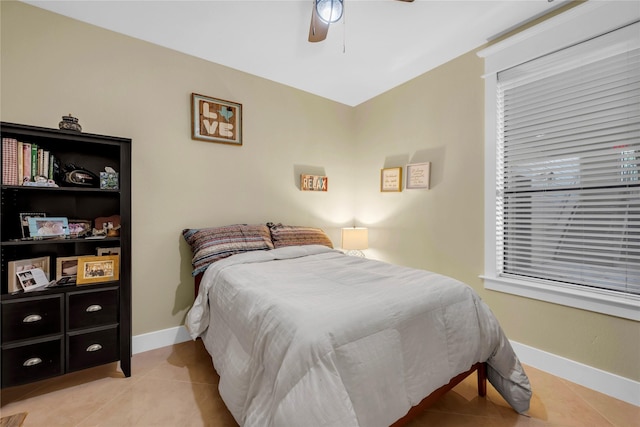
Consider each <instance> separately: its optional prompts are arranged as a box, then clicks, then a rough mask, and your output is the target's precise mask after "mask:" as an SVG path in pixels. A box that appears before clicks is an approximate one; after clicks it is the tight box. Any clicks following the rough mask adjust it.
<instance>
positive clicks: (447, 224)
mask: <svg viewBox="0 0 640 427" xmlns="http://www.w3.org/2000/svg"><path fill="white" fill-rule="evenodd" d="M483 73H484V64H483V60H482V59H481V58H479V57H478V56H477V55H476V54H475V52H470V53H467V54H465V55H462V56H460V57H458V58H456V59H455V60H453V61H450V62H449V63H447V64H445V65H443V66H441V67H439V68H437V69H435V70H432V71H430V72H429V73H426V74H424V75H422V76H420V77H418V78H416V79H414V80H412V81H411V82H408V83H406V84H404V85H402V86H400V87H398V88H395V89H393V90H391V91H389V92H387V93H385V94H382V95H380V96H378V97H377V98H375V99H373V100H371V101H369V102H367V103H364V104H362V105H360V106H358V107H357V108H356V117H355V129H356V152H357V153H358V158H359V162H358V167H357V169H356V170H357V171H358V174H357V177H358V179H357V181H356V182H357V185H358V191H357V192H356V200H357V203H356V206H357V209H356V218H357V219H358V220H359V221H360V222H361V223H362V224H365V225H368V226H369V227H370V231H369V236H370V246H371V247H372V249H371V250H369V253H370V254H371V255H370V256H371V257H376V258H380V259H384V260H389V261H392V262H394V263H399V264H406V265H409V266H412V267H418V268H424V269H427V270H432V271H436V272H439V273H443V274H446V275H449V276H452V277H455V278H457V279H459V280H461V281H463V282H466V283H468V284H470V285H471V286H473V287H474V288H475V289H476V291H478V293H479V294H480V295H481V296H482V298H483V299H484V300H485V301H486V302H487V303H488V304H489V306H490V307H491V309H492V310H493V312H494V314H495V315H496V316H497V317H498V320H499V321H500V322H501V324H502V326H503V328H504V329H505V332H506V333H507V336H508V337H509V338H510V339H512V340H514V341H518V342H520V343H522V344H526V345H529V346H532V347H535V348H538V349H541V350H544V351H548V352H550V353H553V354H556V355H560V356H563V357H566V358H568V359H571V360H575V361H578V362H581V363H584V364H586V365H589V366H594V367H597V368H599V369H602V370H605V371H608V372H613V373H615V374H618V375H621V376H624V377H627V378H632V379H634V380H639V379H640V323H638V322H634V321H631V320H625V319H620V318H616V317H611V316H605V315H601V314H597V313H592V312H588V311H583V310H577V309H573V308H568V307H563V306H560V305H555V304H549V303H544V302H541V301H536V300H531V299H527V298H521V297H516V296H512V295H508V294H504V293H500V292H494V291H485V290H484V288H483V284H482V280H481V279H480V278H479V277H478V276H479V275H481V274H482V273H483V268H484V267H483V266H484V258H483V249H484V243H483V238H484V236H483V216H484V213H483V203H484V199H483V197H484V195H483V191H484V184H483V180H484V81H483V80H482V78H481V76H482V74H483ZM425 161H431V162H432V171H431V173H432V175H431V179H432V188H431V189H430V190H428V191H424V190H403V191H402V193H380V192H379V187H378V185H379V184H378V182H377V181H376V177H377V176H379V173H380V168H382V167H390V166H403V165H405V164H407V163H417V162H425Z"/></svg>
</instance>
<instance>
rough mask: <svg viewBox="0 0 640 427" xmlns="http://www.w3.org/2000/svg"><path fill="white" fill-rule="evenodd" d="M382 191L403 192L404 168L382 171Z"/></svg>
mask: <svg viewBox="0 0 640 427" xmlns="http://www.w3.org/2000/svg"><path fill="white" fill-rule="evenodd" d="M380 191H382V192H392V191H395V192H398V191H402V168H401V167H397V168H384V169H382V170H381V171H380Z"/></svg>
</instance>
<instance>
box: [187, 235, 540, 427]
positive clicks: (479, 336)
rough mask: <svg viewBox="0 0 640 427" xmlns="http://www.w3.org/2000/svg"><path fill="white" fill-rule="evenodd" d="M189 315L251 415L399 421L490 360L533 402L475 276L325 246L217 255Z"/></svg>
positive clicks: (508, 395) (237, 403) (240, 408)
mask: <svg viewBox="0 0 640 427" xmlns="http://www.w3.org/2000/svg"><path fill="white" fill-rule="evenodd" d="M187 327H188V329H189V331H190V333H191V337H192V338H193V339H196V338H197V337H199V336H202V338H203V340H204V343H205V346H206V348H207V350H208V351H209V353H210V354H211V356H212V358H213V361H214V364H215V368H216V370H217V372H218V374H219V375H220V384H219V389H220V394H221V396H222V398H223V400H224V401H225V403H226V405H227V407H228V408H229V410H230V411H231V413H232V414H233V416H234V417H235V419H236V421H237V422H238V423H239V424H240V425H242V426H246V427H250V426H256V427H258V426H259V427H276V426H282V427H291V426H305V427H307V426H309V427H311V426H327V427H328V426H335V427H348V426H362V427H365V426H366V427H369V426H389V425H390V424H392V423H393V422H394V421H396V420H397V419H399V418H401V417H402V416H404V415H405V414H406V413H407V411H408V410H409V409H410V407H411V406H414V405H416V404H418V403H419V402H420V401H421V400H422V399H423V398H424V397H425V396H427V395H428V394H429V393H431V392H432V391H434V390H435V389H437V388H439V387H441V386H442V385H444V384H446V383H448V382H449V379H450V378H452V377H454V376H455V375H457V374H459V373H461V372H464V371H466V370H468V369H469V368H470V367H471V365H472V364H474V363H476V362H483V361H488V365H489V367H488V377H489V381H490V382H491V383H492V384H493V385H494V387H496V389H497V390H498V391H499V392H500V393H501V394H502V396H503V397H504V398H505V400H506V401H507V402H509V404H511V406H512V407H513V408H514V409H515V410H516V411H518V412H524V411H526V410H528V408H529V400H530V398H531V388H530V385H529V381H528V379H527V377H526V375H525V373H524V371H523V370H522V367H521V365H520V363H519V361H518V359H517V358H516V356H515V354H514V353H513V350H512V348H511V346H510V344H509V342H508V341H507V339H506V337H505V336H504V333H503V332H502V329H501V328H500V326H499V325H498V322H497V320H496V319H495V318H494V316H493V314H492V313H491V311H490V310H489V309H488V307H487V306H486V305H485V304H484V303H483V302H482V301H481V300H480V298H479V297H478V295H477V294H476V293H475V292H474V291H473V290H472V289H471V288H470V287H469V286H467V285H465V284H463V283H460V282H458V281H456V280H454V279H451V278H449V277H445V276H441V275H438V274H435V273H431V272H427V271H424V270H416V269H411V268H406V267H400V266H396V265H391V264H387V263H383V262H379V261H372V260H367V259H363V258H356V257H350V256H346V255H344V254H342V253H341V252H338V251H334V250H331V249H328V248H326V247H323V246H296V247H286V248H280V249H275V250H271V251H256V252H248V253H244V254H240V255H234V256H232V257H229V258H226V259H224V260H221V261H218V262H216V263H214V264H212V265H211V266H210V267H209V268H208V270H207V271H206V272H205V274H204V277H203V280H202V283H201V287H200V292H199V295H198V296H197V297H196V301H195V302H194V305H193V307H192V308H191V310H190V311H189V313H188V315H187Z"/></svg>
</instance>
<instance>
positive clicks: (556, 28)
mask: <svg viewBox="0 0 640 427" xmlns="http://www.w3.org/2000/svg"><path fill="white" fill-rule="evenodd" d="M639 20H640V7H638V5H637V3H635V2H586V3H584V4H582V5H580V6H576V7H574V8H572V9H570V10H568V11H565V12H564V13H562V14H560V15H557V16H555V17H553V18H550V19H548V20H546V21H544V22H542V23H540V24H538V25H536V26H534V27H531V28H529V29H527V30H524V31H522V32H520V33H518V34H516V35H514V36H512V37H510V38H507V39H505V40H503V41H501V42H498V43H496V44H494V45H491V46H489V47H487V48H486V49H483V50H481V51H479V52H478V55H479V56H480V57H482V58H484V61H485V75H484V76H483V77H484V80H485V183H484V184H485V187H484V199H485V200H484V214H485V220H484V222H485V230H484V235H485V247H484V252H485V259H484V274H483V275H481V276H480V277H481V278H482V279H483V280H484V287H485V289H488V290H493V291H499V292H505V293H509V294H514V295H518V296H523V297H527V298H532V299H537V300H542V301H547V302H551V303H555V304H561V305H565V306H569V307H575V308H579V309H583V310H589V311H594V312H598V313H603V314H608V315H612V316H616V317H622V318H626V319H632V320H636V321H638V320H640V296H636V295H630V294H627V295H624V294H620V293H618V292H613V291H607V290H602V289H595V288H594V289H591V288H586V287H584V286H580V285H572V284H562V283H559V282H552V281H547V280H541V279H526V280H524V279H521V278H516V277H507V276H504V277H503V276H499V275H498V272H497V261H498V260H497V240H496V231H497V230H496V165H497V161H496V139H497V129H496V128H497V123H496V121H497V108H496V103H497V73H498V72H499V71H502V70H505V69H507V68H510V67H512V66H515V65H518V64H521V63H523V62H526V61H529V60H531V59H534V58H538V57H540V56H543V55H546V54H548V53H551V52H554V51H557V50H560V49H563V48H566V47H568V46H571V45H574V44H576V43H580V42H583V41H585V40H588V39H591V38H593V37H596V36H599V35H601V34H604V33H607V32H609V31H612V30H615V29H617V28H620V27H623V26H625V25H628V24H631V23H633V22H636V21H639Z"/></svg>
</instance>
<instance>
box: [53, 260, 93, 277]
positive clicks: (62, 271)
mask: <svg viewBox="0 0 640 427" xmlns="http://www.w3.org/2000/svg"><path fill="white" fill-rule="evenodd" d="M89 256H91V255H83V257H85V258H86V257H89ZM78 258H80V256H67V257H58V258H56V282H58V284H67V283H75V282H76V278H77V277H78Z"/></svg>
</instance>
